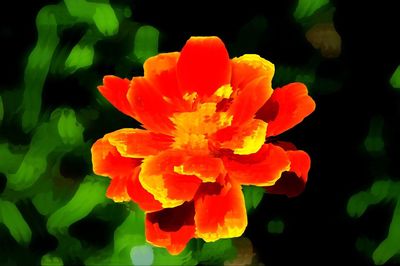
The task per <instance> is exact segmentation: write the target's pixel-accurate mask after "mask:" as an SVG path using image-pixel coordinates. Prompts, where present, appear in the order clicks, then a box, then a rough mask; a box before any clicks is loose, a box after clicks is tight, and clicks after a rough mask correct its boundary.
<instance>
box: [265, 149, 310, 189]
mask: <svg viewBox="0 0 400 266" xmlns="http://www.w3.org/2000/svg"><path fill="white" fill-rule="evenodd" d="M286 153H287V155H288V157H289V159H290V162H291V164H290V169H289V171H287V172H283V173H282V176H281V178H279V179H278V181H277V182H276V183H275V184H274V185H273V186H271V187H267V188H266V190H267V192H269V193H272V194H285V195H287V196H288V197H295V196H298V195H299V194H300V193H301V192H302V191H303V190H304V188H305V184H306V182H307V178H308V171H309V170H310V166H311V159H310V157H309V156H308V154H307V153H306V152H304V151H301V150H290V151H287V152H286Z"/></svg>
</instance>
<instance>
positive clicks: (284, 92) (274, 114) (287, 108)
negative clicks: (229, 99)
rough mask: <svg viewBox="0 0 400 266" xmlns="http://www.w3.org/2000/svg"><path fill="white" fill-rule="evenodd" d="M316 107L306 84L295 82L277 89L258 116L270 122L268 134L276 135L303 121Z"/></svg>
mask: <svg viewBox="0 0 400 266" xmlns="http://www.w3.org/2000/svg"><path fill="white" fill-rule="evenodd" d="M314 109H315V102H314V101H313V99H312V98H311V97H310V96H309V95H308V92H307V88H306V86H305V85H304V84H302V83H298V82H295V83H291V84H288V85H286V86H284V87H282V88H278V89H275V90H274V92H273V94H272V96H271V98H269V100H268V101H267V102H266V103H265V104H264V106H263V107H262V108H261V109H260V110H259V111H258V112H257V116H256V117H257V118H259V119H262V120H264V121H266V122H267V123H268V131H267V136H276V135H279V134H280V133H282V132H284V131H286V130H288V129H290V128H292V127H294V126H295V125H297V124H298V123H300V122H301V121H303V119H304V118H305V117H307V116H308V115H309V114H311V113H312V112H313V111H314Z"/></svg>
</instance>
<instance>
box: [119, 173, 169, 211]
mask: <svg viewBox="0 0 400 266" xmlns="http://www.w3.org/2000/svg"><path fill="white" fill-rule="evenodd" d="M139 172H140V167H139V166H138V167H136V168H135V170H134V171H133V174H132V176H131V177H130V178H128V179H127V181H126V186H127V192H128V195H129V196H130V197H131V199H132V200H133V201H134V202H136V203H137V204H138V205H139V207H140V208H141V209H143V210H144V211H146V212H154V211H159V210H161V209H162V206H161V203H160V202H159V201H157V200H156V199H155V198H154V196H153V195H151V194H150V193H149V192H148V191H147V190H145V189H144V188H143V186H142V184H140V181H139Z"/></svg>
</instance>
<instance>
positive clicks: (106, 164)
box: [92, 137, 140, 202]
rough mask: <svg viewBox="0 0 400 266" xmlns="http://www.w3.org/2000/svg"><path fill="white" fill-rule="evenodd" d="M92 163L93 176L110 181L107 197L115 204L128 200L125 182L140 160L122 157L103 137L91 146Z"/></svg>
mask: <svg viewBox="0 0 400 266" xmlns="http://www.w3.org/2000/svg"><path fill="white" fill-rule="evenodd" d="M92 163H93V172H94V173H95V174H97V175H102V176H108V177H110V178H111V179H112V180H111V183H110V185H109V187H108V189H107V193H106V195H107V197H109V198H111V199H113V200H114V201H115V202H121V201H128V200H130V197H129V195H128V193H127V190H126V182H127V179H128V178H129V176H130V175H131V174H132V171H133V169H135V167H136V166H138V165H139V164H140V160H137V159H131V158H125V157H122V156H121V154H120V153H119V152H118V150H117V149H116V148H115V147H114V146H112V145H111V144H110V142H109V141H108V139H107V138H106V137H105V138H102V139H99V140H97V141H96V142H95V143H94V144H93V146H92Z"/></svg>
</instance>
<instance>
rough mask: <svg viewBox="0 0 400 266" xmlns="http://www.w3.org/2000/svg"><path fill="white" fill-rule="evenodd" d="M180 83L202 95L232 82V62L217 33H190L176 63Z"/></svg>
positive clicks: (211, 92)
mask: <svg viewBox="0 0 400 266" xmlns="http://www.w3.org/2000/svg"><path fill="white" fill-rule="evenodd" d="M177 73H178V81H179V85H180V86H181V88H182V89H184V90H185V91H187V92H189V93H191V92H196V93H197V94H198V96H199V97H200V98H203V97H204V96H210V95H212V94H213V93H214V92H215V91H216V90H217V89H218V88H220V87H221V86H222V85H226V84H229V83H230V79H231V62H230V60H229V55H228V52H227V50H226V48H225V45H224V43H223V42H222V41H221V39H219V38H218V37H214V36H213V37H191V38H190V39H189V40H188V41H187V42H186V44H185V46H184V47H183V49H182V52H181V55H180V57H179V60H178V65H177Z"/></svg>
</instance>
